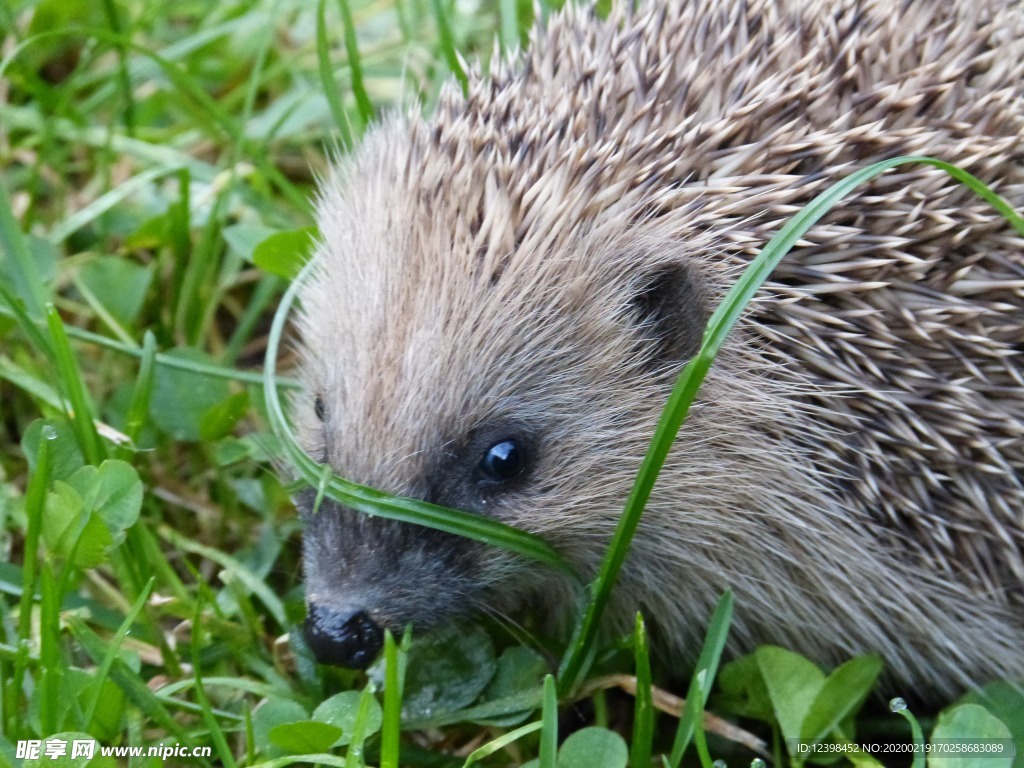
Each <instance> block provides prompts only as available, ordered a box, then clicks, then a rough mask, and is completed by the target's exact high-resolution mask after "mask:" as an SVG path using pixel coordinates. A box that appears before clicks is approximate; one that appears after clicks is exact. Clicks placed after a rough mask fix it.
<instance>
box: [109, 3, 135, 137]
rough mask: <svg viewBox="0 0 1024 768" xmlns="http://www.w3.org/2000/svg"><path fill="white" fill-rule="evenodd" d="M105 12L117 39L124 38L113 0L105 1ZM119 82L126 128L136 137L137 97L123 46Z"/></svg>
mask: <svg viewBox="0 0 1024 768" xmlns="http://www.w3.org/2000/svg"><path fill="white" fill-rule="evenodd" d="M103 12H104V13H105V14H106V16H107V23H108V24H109V25H110V31H111V32H113V33H114V35H115V37H118V38H120V37H123V36H124V33H123V30H122V28H121V19H120V17H119V16H118V14H117V8H116V7H115V6H114V3H113V0H103ZM117 60H118V67H117V80H118V85H119V87H120V89H121V96H122V98H123V99H124V126H125V132H126V133H127V134H128V135H129V136H134V135H135V96H134V95H133V94H132V83H131V78H130V77H129V76H128V50H127V49H126V48H125V46H123V45H118V46H117Z"/></svg>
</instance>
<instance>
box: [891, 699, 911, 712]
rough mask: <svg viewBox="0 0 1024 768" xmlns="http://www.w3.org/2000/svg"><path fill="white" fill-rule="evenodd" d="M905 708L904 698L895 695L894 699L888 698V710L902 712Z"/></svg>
mask: <svg viewBox="0 0 1024 768" xmlns="http://www.w3.org/2000/svg"><path fill="white" fill-rule="evenodd" d="M906 708H907V701H906V699H904V698H902V697H900V696H897V697H896V698H895V699H889V711H890V712H902V711H903V710H904V709H906Z"/></svg>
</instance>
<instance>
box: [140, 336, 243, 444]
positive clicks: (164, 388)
mask: <svg viewBox="0 0 1024 768" xmlns="http://www.w3.org/2000/svg"><path fill="white" fill-rule="evenodd" d="M163 357H165V358H172V359H176V360H179V361H182V362H186V363H198V364H200V365H215V364H216V363H215V361H214V359H213V358H212V357H211V356H210V355H207V354H206V353H205V352H201V351H199V350H198V349H192V348H190V347H178V348H176V349H173V350H170V351H169V352H166V353H164V355H163ZM230 394H231V392H230V390H229V389H228V384H227V382H226V381H223V380H222V379H216V378H213V377H210V376H205V375H203V374H202V373H201V372H200V371H198V370H196V371H192V370H186V369H182V368H172V367H170V366H166V365H161V366H157V369H156V373H155V375H154V381H153V394H152V397H151V398H150V401H149V415H150V417H151V418H152V420H153V422H154V423H155V424H156V425H157V426H158V427H159V428H160V429H161V430H162V431H164V432H165V433H167V434H168V435H170V436H171V437H173V438H174V439H175V440H184V441H190V442H198V441H200V440H201V439H202V431H203V414H204V413H206V412H207V411H210V409H212V408H213V407H214V406H216V405H219V404H220V403H222V402H223V401H224V400H226V399H227V398H228V397H229V396H230Z"/></svg>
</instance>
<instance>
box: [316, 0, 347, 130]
mask: <svg viewBox="0 0 1024 768" xmlns="http://www.w3.org/2000/svg"><path fill="white" fill-rule="evenodd" d="M326 11H327V0H320V1H319V2H318V3H317V9H316V56H317V62H318V64H319V68H320V88H321V90H322V91H323V92H324V97H325V98H326V99H327V106H328V107H329V108H330V110H331V117H333V118H334V126H335V127H336V128H337V129H338V133H339V134H340V135H341V138H340V141H341V145H342V146H343V147H351V146H352V143H353V142H352V129H351V127H350V126H349V123H348V114H347V113H346V112H345V107H344V106H343V105H342V103H341V95H340V94H341V89H340V88H339V87H338V81H337V80H336V79H335V77H334V67H333V66H332V64H331V44H330V42H329V40H328V38H327V12H326Z"/></svg>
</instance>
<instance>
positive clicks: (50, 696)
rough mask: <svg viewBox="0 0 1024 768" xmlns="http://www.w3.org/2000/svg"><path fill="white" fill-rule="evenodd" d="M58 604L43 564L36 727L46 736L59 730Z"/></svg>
mask: <svg viewBox="0 0 1024 768" xmlns="http://www.w3.org/2000/svg"><path fill="white" fill-rule="evenodd" d="M60 603H61V596H60V594H59V593H58V589H57V579H56V577H55V576H54V574H53V570H52V569H51V568H50V564H49V563H43V564H42V567H41V568H40V569H39V673H40V678H41V682H42V685H41V686H40V691H39V724H40V728H41V730H42V732H43V733H47V734H49V733H56V732H57V731H58V730H60V729H59V728H58V722H59V712H60V711H61V703H60V678H61V673H62V671H63V669H62V665H61V658H60Z"/></svg>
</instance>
